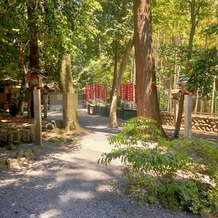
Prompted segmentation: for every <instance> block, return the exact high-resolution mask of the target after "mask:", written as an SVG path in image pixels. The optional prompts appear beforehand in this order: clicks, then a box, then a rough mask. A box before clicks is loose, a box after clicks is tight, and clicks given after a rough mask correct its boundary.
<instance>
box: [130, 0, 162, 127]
mask: <svg viewBox="0 0 218 218" xmlns="http://www.w3.org/2000/svg"><path fill="white" fill-rule="evenodd" d="M134 40H135V58H136V93H137V94H136V100H137V115H138V116H144V117H151V118H153V119H154V120H156V123H157V127H158V128H160V129H162V125H161V117H160V111H159V106H158V96H157V87H156V74H155V60H154V51H153V45H152V44H153V43H152V15H151V7H150V1H149V0H134Z"/></svg>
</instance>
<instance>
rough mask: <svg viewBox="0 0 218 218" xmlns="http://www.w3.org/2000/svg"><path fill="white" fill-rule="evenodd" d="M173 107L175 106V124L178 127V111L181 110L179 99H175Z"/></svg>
mask: <svg viewBox="0 0 218 218" xmlns="http://www.w3.org/2000/svg"><path fill="white" fill-rule="evenodd" d="M173 107H174V126H175V127H176V122H177V117H178V111H179V101H178V99H173Z"/></svg>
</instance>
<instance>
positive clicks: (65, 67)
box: [60, 53, 82, 131]
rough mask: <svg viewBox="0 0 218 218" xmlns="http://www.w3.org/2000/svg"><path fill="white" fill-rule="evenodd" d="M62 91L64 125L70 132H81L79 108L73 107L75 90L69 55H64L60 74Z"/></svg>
mask: <svg viewBox="0 0 218 218" xmlns="http://www.w3.org/2000/svg"><path fill="white" fill-rule="evenodd" d="M60 89H61V91H62V96H63V101H62V104H63V121H64V122H63V123H64V128H65V129H66V130H67V131H68V130H76V131H78V130H81V129H82V128H81V127H80V124H79V122H78V118H77V106H76V105H73V103H74V104H75V102H73V94H75V93H74V88H73V83H72V75H71V58H70V55H69V54H66V53H65V54H63V57H62V62H61V72H60Z"/></svg>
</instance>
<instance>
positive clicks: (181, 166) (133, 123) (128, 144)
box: [99, 117, 218, 216]
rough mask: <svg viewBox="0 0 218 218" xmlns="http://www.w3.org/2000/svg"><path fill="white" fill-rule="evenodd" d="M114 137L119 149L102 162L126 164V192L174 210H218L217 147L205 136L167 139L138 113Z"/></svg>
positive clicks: (212, 213) (104, 156)
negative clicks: (113, 161) (203, 137)
mask: <svg viewBox="0 0 218 218" xmlns="http://www.w3.org/2000/svg"><path fill="white" fill-rule="evenodd" d="M123 127H124V128H123V129H122V130H121V132H120V133H119V134H117V135H115V136H112V137H110V138H109V142H110V144H112V145H114V149H113V150H112V151H111V152H110V153H104V154H102V158H101V159H99V163H101V164H109V163H110V162H111V161H112V160H113V159H116V158H120V160H121V161H122V162H123V163H124V164H126V166H127V167H126V170H125V175H126V176H127V178H128V180H129V186H128V188H127V189H126V190H125V192H128V193H131V194H132V195H133V196H135V197H137V198H138V199H140V200H141V201H145V202H149V203H153V204H162V205H163V206H164V207H166V208H170V209H173V210H188V211H190V212H192V213H194V214H202V215H203V214H204V215H210V216H216V215H217V213H218V189H217V178H218V166H217V163H218V147H217V145H216V144H215V143H212V142H208V141H206V140H203V139H195V138H193V139H186V138H184V139H180V140H171V141H170V140H166V139H164V138H163V137H162V135H161V132H160V131H159V130H158V129H157V127H156V125H155V122H154V121H153V120H152V119H150V118H145V117H135V118H132V119H130V120H128V121H127V122H126V123H124V126H123Z"/></svg>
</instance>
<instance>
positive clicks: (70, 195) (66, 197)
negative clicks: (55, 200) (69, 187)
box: [59, 191, 94, 203]
mask: <svg viewBox="0 0 218 218" xmlns="http://www.w3.org/2000/svg"><path fill="white" fill-rule="evenodd" d="M93 197H94V195H93V194H92V193H91V192H85V191H68V192H66V193H65V194H63V195H61V196H60V197H59V198H60V201H61V202H62V203H67V202H69V201H70V200H73V199H81V200H88V199H91V198H93Z"/></svg>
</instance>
